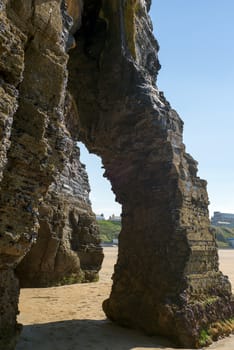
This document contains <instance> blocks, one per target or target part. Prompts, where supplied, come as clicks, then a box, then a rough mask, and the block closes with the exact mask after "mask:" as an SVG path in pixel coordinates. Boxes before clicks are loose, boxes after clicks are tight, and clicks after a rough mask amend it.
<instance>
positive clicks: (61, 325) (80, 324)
mask: <svg viewBox="0 0 234 350" xmlns="http://www.w3.org/2000/svg"><path fill="white" fill-rule="evenodd" d="M172 346H173V345H172V344H170V343H169V342H168V341H167V340H166V339H164V338H160V337H148V336H145V335H144V334H142V333H140V332H137V331H134V330H130V329H126V328H122V327H119V326H117V325H115V324H113V323H111V322H109V321H108V320H68V321H60V322H51V323H43V324H34V325H28V326H24V328H23V332H22V333H21V336H20V339H19V342H18V345H17V347H16V350H86V349H87V350H133V349H134V350H140V349H147V350H149V349H166V348H168V347H172Z"/></svg>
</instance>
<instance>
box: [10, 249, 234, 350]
mask: <svg viewBox="0 0 234 350" xmlns="http://www.w3.org/2000/svg"><path fill="white" fill-rule="evenodd" d="M104 253H105V259H104V263H103V268H102V271H101V272H100V280H99V282H97V283H89V284H75V285H70V286H62V287H52V288H38V289H22V290H21V293H20V304H19V309H20V315H19V317H18V321H19V322H20V323H22V324H23V325H24V328H23V332H22V333H21V337H20V339H19V343H18V345H17V348H16V349H17V350H86V349H87V350H88V349H91V350H143V349H145V350H159V349H167V350H171V349H174V348H173V344H171V343H170V342H169V341H168V340H166V339H163V338H160V337H148V336H145V335H144V334H142V333H141V332H138V331H134V330H129V329H125V328H122V327H119V326H116V325H114V324H113V323H111V322H110V321H108V320H107V319H106V317H105V314H104V313H103V311H102V302H103V300H104V299H106V298H107V297H108V296H109V293H110V289H111V282H112V281H111V275H112V273H113V265H114V263H115V261H116V256H117V248H116V247H107V248H104ZM219 255H220V268H221V270H222V271H223V272H224V274H225V275H228V276H229V277H230V280H231V282H232V285H233V286H234V268H233V266H234V250H220V251H219ZM209 349H212V350H213V349H217V350H218V349H220V350H233V349H234V336H230V337H228V338H225V339H222V340H220V341H218V342H216V343H213V344H212V346H210V347H209Z"/></svg>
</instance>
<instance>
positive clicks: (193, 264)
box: [0, 0, 234, 350]
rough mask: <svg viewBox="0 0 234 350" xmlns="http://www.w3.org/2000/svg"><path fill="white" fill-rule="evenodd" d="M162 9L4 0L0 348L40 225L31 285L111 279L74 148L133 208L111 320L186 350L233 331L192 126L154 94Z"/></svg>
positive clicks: (125, 218) (7, 344)
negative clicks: (96, 163) (87, 155)
mask: <svg viewBox="0 0 234 350" xmlns="http://www.w3.org/2000/svg"><path fill="white" fill-rule="evenodd" d="M150 3H151V1H150V0H128V1H125V0H112V1H109V0H102V1H100V0H84V1H81V0H70V1H67V2H66V1H60V0H53V1H52V0H0V20H1V22H0V123H1V124H0V127H1V134H0V136H1V140H0V143H1V150H0V163H1V164H0V176H1V195H0V234H1V240H0V254H1V255H0V270H1V271H0V345H1V346H0V348H4V349H6V350H11V349H13V348H14V343H15V341H16V337H17V333H18V331H19V327H18V326H17V323H16V314H17V312H18V310H17V301H18V293H19V289H18V282H17V279H16V278H15V275H14V271H13V270H14V269H15V268H16V266H17V265H18V264H19V263H20V261H21V260H22V259H23V258H24V256H25V255H26V253H27V252H28V251H29V250H30V248H31V246H32V244H33V242H34V241H35V239H36V237H37V233H38V229H39V227H40V235H39V239H38V243H37V244H38V245H39V246H40V245H41V247H42V249H43V250H44V247H45V245H46V249H45V251H43V252H42V251H41V249H40V247H39V246H38V248H37V249H36V245H35V246H34V247H33V248H32V249H34V253H33V250H32V253H29V255H27V256H26V257H25V261H24V262H22V263H21V264H22V265H21V268H22V269H26V270H27V261H28V262H29V261H31V262H33V267H32V268H31V270H30V269H29V270H28V271H29V275H28V277H29V278H28V280H31V281H32V283H35V278H37V277H36V276H39V279H41V282H40V283H45V281H48V279H50V278H51V277H50V276H51V275H50V274H51V271H52V269H55V271H56V273H55V277H56V278H55V280H56V281H57V278H58V279H60V278H61V275H60V273H61V272H62V269H63V267H62V268H61V264H62V261H63V262H64V261H65V264H64V265H65V266H66V268H68V270H69V268H70V270H69V274H70V273H74V271H73V269H74V270H75V271H76V272H77V271H78V270H79V271H80V272H81V270H82V271H83V273H84V275H85V276H86V278H88V276H89V278H91V277H90V274H91V275H92V274H93V272H94V271H95V273H96V271H97V270H98V268H99V267H100V263H101V259H102V252H101V250H100V248H98V236H97V235H96V226H95V222H94V217H93V214H92V212H91V209H90V205H89V203H88V200H87V196H86V194H85V191H88V189H87V180H86V175H85V173H84V169H83V167H82V166H81V164H80V163H79V161H78V158H77V156H78V155H77V153H76V152H77V151H76V149H75V148H74V143H73V141H72V139H71V137H72V138H73V140H74V141H76V140H77V139H79V140H82V141H83V142H84V143H85V144H86V146H87V147H88V148H89V150H90V151H91V152H93V153H96V154H97V155H99V156H101V158H102V162H103V165H104V167H105V176H106V177H107V178H108V179H109V180H110V181H111V184H112V189H113V191H114V193H115V194H116V199H117V200H118V201H119V202H120V203H121V204H122V210H123V213H122V231H121V234H120V239H119V255H118V261H117V264H116V266H115V272H114V276H113V288H112V292H111V295H110V298H109V299H108V300H106V301H105V302H104V304H103V307H104V310H105V312H106V314H107V316H108V317H109V318H110V319H112V320H113V321H116V322H118V323H119V324H122V325H124V326H128V327H134V328H140V329H143V330H144V331H146V332H147V333H149V334H161V335H165V336H167V337H170V338H171V339H173V340H174V341H175V343H177V344H178V345H180V346H184V347H194V348H196V347H199V346H202V345H206V344H208V343H209V342H210V341H211V338H212V337H213V338H217V337H219V336H223V335H226V334H228V333H230V332H231V331H232V329H233V317H234V305H233V304H234V303H233V297H232V294H231V286H230V283H229V281H228V278H227V277H225V276H223V275H222V273H221V272H220V271H219V265H218V254H217V247H216V243H215V239H214V237H213V235H212V232H210V230H209V225H210V223H209V218H208V209H207V207H208V196H207V191H206V182H205V181H204V180H201V179H200V178H199V177H198V176H197V163H196V161H195V160H194V159H193V158H192V157H191V156H190V155H189V154H187V153H186V151H185V146H184V144H183V140H182V132H183V122H182V121H181V119H180V117H179V116H178V114H177V113H176V112H175V111H174V110H173V109H172V108H171V106H170V104H169V103H168V102H167V101H166V99H165V97H164V96H163V93H161V92H160V91H159V90H158V88H157V86H156V83H155V81H156V77H157V73H158V70H159V69H160V64H159V62H158V58H157V52H158V48H159V47H158V43H157V41H156V40H155V38H154V36H153V34H152V24H151V21H150V18H149V16H148V11H149V8H150ZM81 17H82V18H81ZM72 18H73V20H72ZM71 49H72V50H71ZM67 51H68V53H69V56H70V58H69V61H68V54H67ZM68 73H69V74H68ZM67 82H68V90H69V92H68V91H67ZM74 167H75V168H76V171H74V174H72V172H73V170H74ZM77 183H79V185H77ZM77 186H78V187H79V188H80V190H77ZM81 188H82V190H81ZM76 191H78V192H79V191H81V192H79V193H77V192H76ZM80 195H81V197H82V196H83V198H82V199H81V198H79V196H80ZM76 196H77V197H76ZM84 203H86V204H87V207H86V206H85V204H84ZM77 205H78V208H79V209H78V211H79V212H78V211H77V209H76V208H77ZM83 205H84V207H85V208H84V207H83ZM83 209H84V211H83ZM82 212H83V213H82ZM43 226H44V229H43ZM61 237H62V238H61ZM45 241H46V242H47V243H45ZM89 253H90V254H89ZM33 254H35V255H36V256H37V257H38V260H39V261H40V262H41V264H40V267H38V265H37V261H34V258H33ZM37 254H38V255H37ZM88 257H91V262H90V258H88ZM78 258H79V259H78ZM27 259H28V260H27ZM97 266H98V267H97ZM18 269H20V267H19V268H18ZM26 270H25V271H26ZM68 270H66V269H64V273H65V277H67V275H66V272H67V271H68ZM90 271H91V272H90ZM76 272H75V273H76ZM19 273H20V272H19ZM26 281H27V277H26V276H24V281H23V278H22V283H26ZM33 281H34V282H33ZM56 281H55V282H56ZM46 283H47V282H46ZM215 330H216V331H215Z"/></svg>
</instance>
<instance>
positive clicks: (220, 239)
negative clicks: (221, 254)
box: [212, 226, 234, 248]
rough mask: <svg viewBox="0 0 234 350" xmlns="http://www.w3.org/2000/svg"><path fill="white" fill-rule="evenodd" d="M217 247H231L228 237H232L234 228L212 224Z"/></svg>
mask: <svg viewBox="0 0 234 350" xmlns="http://www.w3.org/2000/svg"><path fill="white" fill-rule="evenodd" d="M212 230H213V232H214V234H215V237H216V241H217V244H218V247H219V248H231V245H230V243H229V242H228V238H234V228H228V227H224V226H212Z"/></svg>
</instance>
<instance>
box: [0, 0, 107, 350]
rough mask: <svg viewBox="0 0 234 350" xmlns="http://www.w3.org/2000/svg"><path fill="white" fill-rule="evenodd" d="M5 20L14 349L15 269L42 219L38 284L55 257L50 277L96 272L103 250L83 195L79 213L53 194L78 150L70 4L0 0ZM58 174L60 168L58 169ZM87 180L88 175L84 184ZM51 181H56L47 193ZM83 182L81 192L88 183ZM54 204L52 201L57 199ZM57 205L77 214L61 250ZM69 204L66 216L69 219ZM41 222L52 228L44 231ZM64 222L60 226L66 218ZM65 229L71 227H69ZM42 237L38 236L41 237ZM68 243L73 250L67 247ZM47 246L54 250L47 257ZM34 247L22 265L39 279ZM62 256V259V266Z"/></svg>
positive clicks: (5, 187)
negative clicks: (72, 116) (71, 98)
mask: <svg viewBox="0 0 234 350" xmlns="http://www.w3.org/2000/svg"><path fill="white" fill-rule="evenodd" d="M0 21H1V25H0V123H1V124H0V125H1V141H0V142H1V153H0V157H1V158H0V178H1V195H0V212H1V215H0V232H1V240H0V276H1V277H0V291H1V292H0V348H2V349H4V350H8V349H13V348H14V344H15V341H16V337H17V334H18V330H19V328H20V327H19V326H18V325H17V323H16V315H17V313H18V306H17V305H18V295H19V286H18V280H17V278H16V277H15V274H14V269H15V267H16V266H17V264H18V263H19V262H20V261H21V260H22V259H23V257H24V256H25V254H26V253H27V252H28V251H29V250H30V248H31V246H32V244H33V242H34V241H35V240H36V238H37V233H38V228H39V226H40V225H41V229H40V231H41V232H43V233H44V235H45V234H46V233H47V234H48V235H47V240H48V243H49V244H50V248H47V247H46V251H44V252H40V253H41V254H42V255H43V263H42V264H41V266H40V268H41V274H40V279H39V280H40V283H42V281H45V280H47V279H48V278H50V277H52V274H51V270H50V269H52V267H53V264H54V266H55V265H56V267H55V270H56V271H55V274H54V276H53V278H55V277H56V279H57V278H59V279H61V273H62V270H63V269H64V272H66V273H67V272H69V271H70V272H71V271H72V272H74V271H75V273H77V272H78V270H79V271H80V272H81V271H82V275H83V279H93V278H95V276H96V272H97V270H98V268H99V267H100V262H101V259H102V252H101V250H100V251H99V252H97V250H98V246H99V245H98V237H94V236H95V234H96V227H95V225H94V216H93V214H92V212H91V209H90V204H89V203H87V204H88V205H87V206H86V208H85V205H84V204H82V202H81V201H80V202H79V208H78V211H79V209H81V210H82V212H79V217H78V213H77V212H76V210H75V207H74V208H73V209H72V205H76V204H77V203H78V198H74V200H73V203H70V204H69V205H70V207H69V205H68V203H67V204H66V203H65V202H66V200H67V201H68V196H66V199H65V201H64V202H63V203H62V202H61V200H62V197H61V196H63V194H62V193H61V194H60V196H59V195H58V196H57V197H56V196H55V193H53V188H55V187H56V186H57V187H58V186H59V185H61V186H62V182H60V183H59V180H61V181H62V180H63V179H64V177H65V174H64V172H65V171H68V169H70V170H71V171H72V168H73V166H76V162H73V163H71V164H70V168H69V167H67V165H68V166H69V164H68V160H69V158H71V157H72V156H77V154H76V155H75V153H73V155H72V147H73V141H72V140H71V138H70V135H69V133H68V131H67V128H66V125H65V114H66V113H65V110H66V108H65V107H66V101H65V96H66V85H67V68H66V66H67V60H68V56H67V53H66V50H65V49H66V46H67V42H68V38H69V35H68V29H69V27H71V26H72V21H71V18H70V17H69V16H68V14H67V13H66V6H65V4H64V3H63V2H62V3H61V2H60V1H40V0H33V1H32V0H27V1H25V0H22V1H21V0H16V1H15V0H9V1H8V0H4V1H3V0H1V1H0ZM78 164H79V163H77V166H78ZM63 169H64V170H63ZM77 171H79V172H80V174H79V175H78V176H79V177H80V179H78V180H77V181H78V182H79V181H80V180H81V177H82V176H83V175H85V173H84V170H83V168H82V167H81V166H80V169H77ZM62 172H63V173H62ZM59 173H60V174H61V175H57V174H59ZM74 177H75V175H74V176H73V178H74ZM70 180H71V179H70ZM67 181H68V180H67ZM86 182H87V181H86V180H85V177H84V178H83V184H82V185H84V184H85V183H86ZM51 183H53V185H52V186H51V187H50V191H49V193H48V194H47V192H48V188H49V186H50V185H51ZM64 185H65V182H64ZM86 187H87V186H86ZM86 187H85V186H84V188H83V190H82V191H85V190H87V188H86ZM74 191H75V189H74ZM71 195H72V193H71ZM45 196H47V199H46V200H47V201H50V200H51V201H53V199H54V200H55V201H56V200H57V203H55V202H54V203H53V208H51V211H50V210H49V208H48V207H49V203H48V204H47V209H48V211H47V214H46V213H45V212H46V204H45V202H43V201H44V199H45ZM64 197H65V195H64ZM59 201H60V203H59ZM41 203H43V204H41ZM50 205H51V207H52V203H50ZM59 206H63V208H61V209H58V210H57V212H58V215H62V216H63V218H64V224H65V222H66V225H67V226H68V224H67V220H70V221H72V220H73V221H72V222H71V227H72V229H71V230H73V231H72V232H70V234H74V236H72V237H69V240H68V237H67V236H66V237H65V240H64V241H63V243H62V244H61V240H60V244H59V248H58V249H57V248H56V243H58V241H57V240H56V238H55V239H53V238H54V237H53V236H54V235H55V234H57V233H58V232H56V230H55V225H56V223H55V217H53V218H52V216H53V215H54V216H55V213H53V209H54V210H56V207H57V208H59ZM39 208H40V211H41V216H40V219H39ZM62 209H64V213H62ZM43 210H44V212H43ZM66 210H67V214H68V215H70V218H69V219H68V218H65V216H66ZM72 213H73V214H72ZM43 215H44V216H43ZM50 215H51V216H50ZM72 215H73V216H72ZM45 217H46V219H47V220H48V222H47V223H45ZM53 220H54V221H53ZM52 221H53V222H52ZM43 224H44V227H46V228H47V229H48V231H47V232H46V233H45V231H43V227H42V226H43ZM50 225H51V231H50V230H49V228H48V226H50ZM59 225H61V227H60V228H62V225H63V223H62V222H60V223H59ZM59 225H58V226H59ZM87 227H88V228H87ZM61 231H62V230H61ZM65 231H66V232H67V234H69V233H68V231H69V230H68V229H66V230H65ZM78 232H79V233H81V238H79V239H78V238H77V237H76V235H77V234H78ZM61 234H63V233H62V232H61ZM49 235H51V237H50V238H51V239H50V240H49ZM44 237H45V236H44ZM86 238H87V239H88V241H86ZM42 241H43V237H42V236H41V237H40V240H39V242H38V244H41V243H42ZM65 241H66V244H65ZM43 243H44V242H43ZM69 245H71V248H72V250H71V251H68V248H69ZM95 246H96V248H97V250H96V248H95ZM35 248H36V246H35V247H34V249H33V252H32V254H33V253H34V252H35ZM43 249H44V246H43ZM78 250H79V253H77V251H78ZM73 251H75V252H76V253H74V252H73ZM47 252H49V253H51V254H52V255H51V256H46V253H47ZM32 254H30V255H29V256H28V257H27V258H26V259H27V261H30V257H31V258H32V260H33V262H34V264H33V266H29V267H28V269H27V268H25V265H24V268H25V272H26V271H27V272H29V271H30V273H29V275H28V277H29V279H30V281H32V279H33V281H34V283H35V279H34V277H36V275H35V274H34V273H36V272H38V270H37V268H38V266H37V264H36V261H35V258H36V257H39V256H35V257H33V256H32ZM79 254H80V256H79ZM88 255H90V258H88V257H87V256H88ZM53 259H56V264H55V261H53ZM61 259H64V262H63V264H64V266H63V267H61ZM95 264H97V265H95ZM69 265H70V270H69V268H68V266H69ZM22 266H23V265H22ZM71 266H72V267H71ZM21 269H23V267H21ZM95 269H96V270H95ZM45 270H46V272H47V275H46V273H44V272H45ZM21 271H22V270H21ZM32 272H33V273H32ZM70 272H69V273H70ZM43 273H44V274H43ZM49 274H51V275H50V276H49ZM66 276H67V275H66V274H65V275H64V276H63V277H65V278H66ZM26 281H27V276H26V275H24V280H23V277H22V283H23V284H25V283H26ZM28 282H29V281H28ZM43 283H44V282H43Z"/></svg>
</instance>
